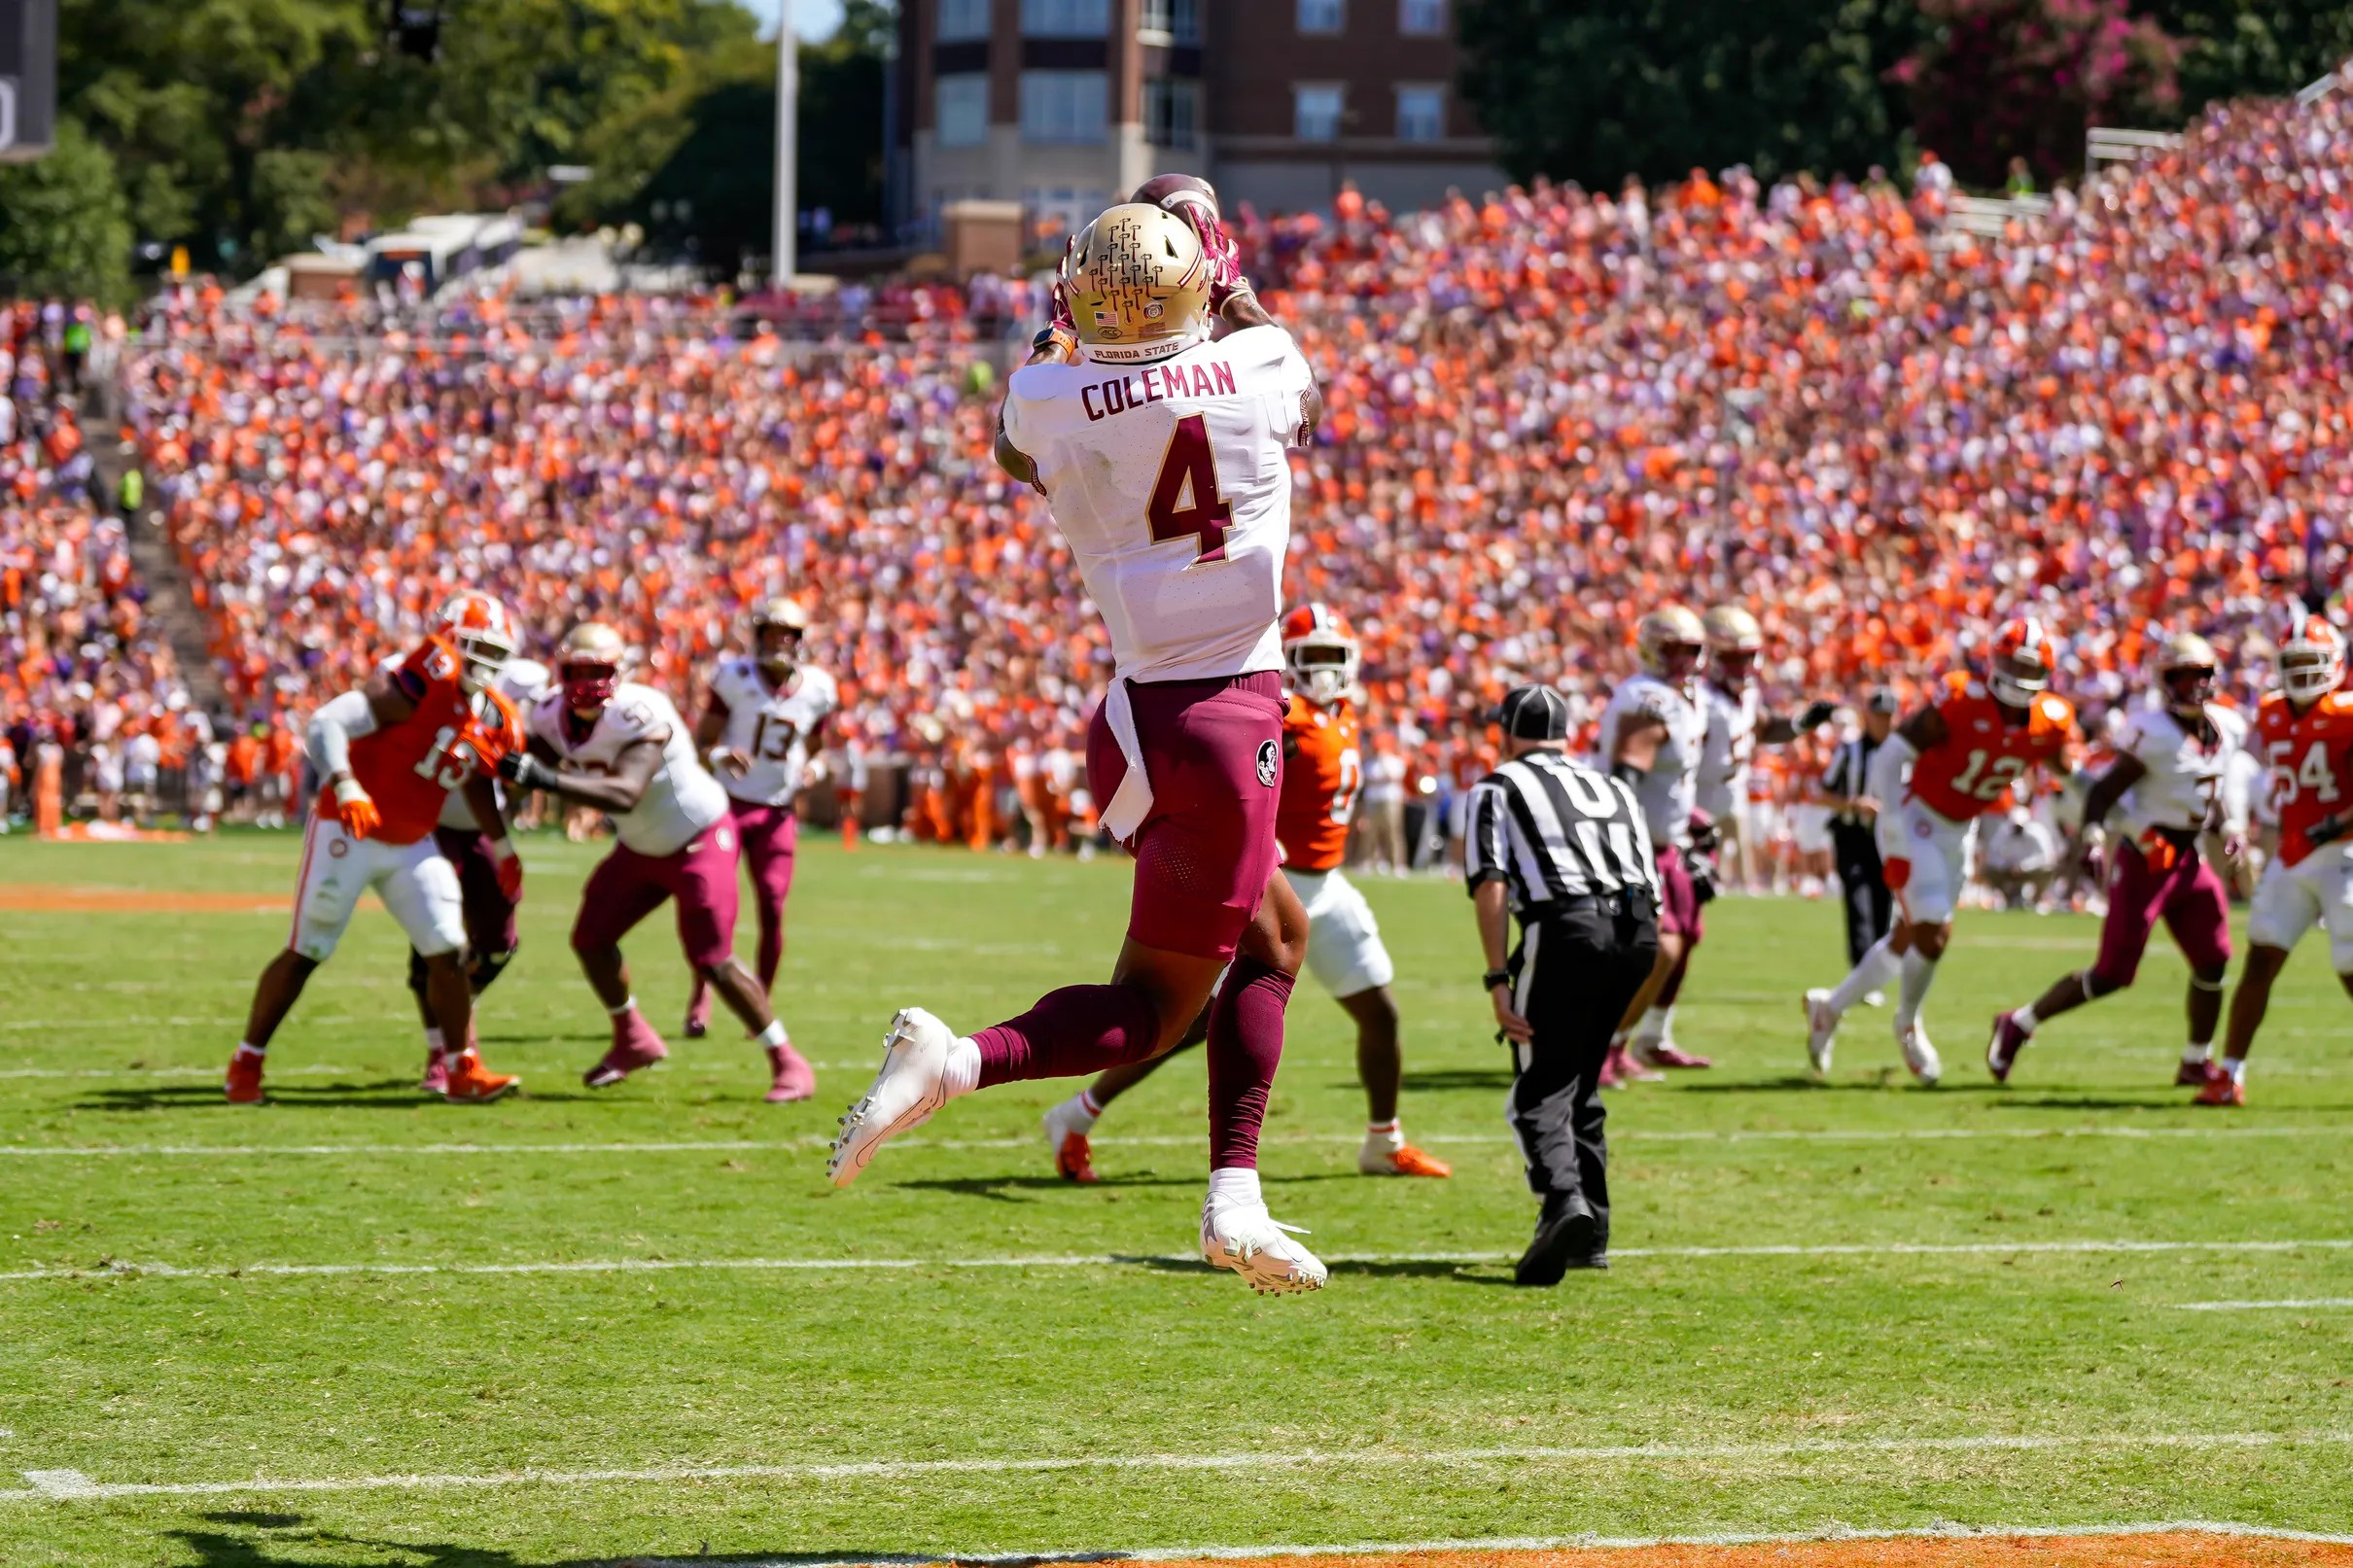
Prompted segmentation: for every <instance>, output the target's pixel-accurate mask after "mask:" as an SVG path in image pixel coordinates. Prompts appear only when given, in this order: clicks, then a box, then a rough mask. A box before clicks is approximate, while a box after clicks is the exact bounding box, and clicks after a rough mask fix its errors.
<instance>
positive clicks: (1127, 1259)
mask: <svg viewBox="0 0 2353 1568" xmlns="http://www.w3.org/2000/svg"><path fill="white" fill-rule="evenodd" d="M2307 1250H2316V1251H2335V1252H2341V1251H2346V1250H2353V1237H2329V1238H2322V1239H2315V1240H2300V1241H2129V1240H2112V1241H2103V1240H2069V1241H1945V1242H1936V1241H1889V1242H1884V1243H1874V1242H1861V1241H1858V1242H1830V1243H1825V1244H1820V1245H1814V1246H1796V1245H1789V1246H1774V1245H1758V1246H1726V1247H1710V1246H1691V1247H1613V1248H1611V1249H1610V1257H1611V1258H1612V1259H1613V1260H1617V1259H1628V1258H1920V1257H1984V1256H2001V1255H2014V1254H2019V1253H2028V1254H2036V1255H2052V1256H2062V1257H2064V1256H2078V1255H2089V1256H2108V1255H2114V1254H2118V1253H2164V1252H2253V1253H2264V1252H2299V1251H2307ZM1518 1256H1519V1254H1518V1253H1516V1252H1354V1253H1351V1252H1336V1253H1328V1254H1326V1255H1325V1257H1324V1262H1326V1263H1330V1264H1340V1265H1358V1266H1370V1267H1380V1266H1382V1265H1394V1264H1433V1263H1452V1264H1466V1263H1508V1262H1510V1261H1511V1260H1512V1259H1514V1258H1516V1257H1518ZM1172 1266H1176V1267H1183V1268H1189V1269H1198V1270H1201V1271H1202V1272H1208V1271H1209V1265H1208V1264H1206V1263H1204V1262H1202V1260H1201V1259H1200V1258H1199V1257H1197V1256H1195V1255H1193V1254H1191V1253H1185V1252H1089V1253H1040V1254H1036V1255H1034V1256H1027V1257H997V1258H582V1259H574V1260H553V1259H550V1260H541V1261H534V1262H528V1263H376V1262H369V1263H248V1264H238V1265H235V1266H233V1267H232V1266H228V1265H217V1266H207V1267H202V1268H183V1267H180V1266H178V1265H174V1264H165V1263H157V1264H142V1263H124V1262H122V1261H120V1260H116V1259H108V1260H106V1261H104V1262H102V1263H98V1264H93V1265H92V1266H90V1267H89V1268H87V1269H72V1268H52V1269H18V1270H11V1271H6V1272H0V1281H9V1280H21V1281H37V1280H50V1279H108V1278H121V1279H251V1278H261V1279H308V1278H327V1279H333V1278H338V1277H342V1276H345V1275H350V1274H460V1275H463V1274H484V1275H499V1274H620V1273H680V1272H754V1273H757V1272H840V1271H863V1270H912V1269H1110V1268H1121V1267H1150V1268H1169V1267H1172Z"/></svg>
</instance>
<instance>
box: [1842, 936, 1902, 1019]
mask: <svg viewBox="0 0 2353 1568" xmlns="http://www.w3.org/2000/svg"><path fill="white" fill-rule="evenodd" d="M1903 967H1904V966H1903V961H1902V960H1901V959H1899V958H1897V957H1896V956H1895V949H1894V948H1893V947H1891V946H1889V945H1888V941H1887V938H1885V937H1883V936H1882V937H1880V938H1879V941H1877V942H1876V943H1874V944H1872V948H1871V951H1870V952H1869V953H1866V954H1864V955H1863V957H1862V958H1861V959H1860V960H1859V961H1858V962H1857V963H1856V964H1855V966H1854V967H1853V968H1851V969H1849V970H1847V971H1846V978H1845V979H1844V980H1842V981H1840V982H1839V985H1838V989H1837V990H1836V991H1833V992H1832V993H1830V1006H1831V1010H1832V1011H1834V1012H1839V1013H1844V1012H1845V1011H1847V1010H1848V1009H1850V1008H1851V1007H1853V1006H1854V1004H1855V1003H1856V1002H1859V1001H1861V1000H1862V999H1863V996H1864V993H1867V992H1874V991H1878V990H1879V989H1880V988H1881V987H1883V986H1885V985H1886V984H1887V983H1888V982H1889V981H1891V980H1893V979H1894V978H1895V977H1896V976H1897V975H1899V974H1901V973H1902V972H1903Z"/></svg>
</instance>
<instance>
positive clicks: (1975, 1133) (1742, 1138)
mask: <svg viewBox="0 0 2353 1568" xmlns="http://www.w3.org/2000/svg"><path fill="white" fill-rule="evenodd" d="M192 1070H193V1069H192ZM293 1070H297V1071H299V1070H301V1069H299V1068H297V1069H293ZM317 1070H319V1071H322V1072H324V1071H330V1070H333V1071H337V1072H358V1071H364V1070H372V1069H363V1068H356V1067H340V1068H333V1069H329V1068H320V1069H317ZM203 1073H204V1075H205V1076H215V1075H216V1074H215V1073H214V1071H213V1069H211V1068H206V1069H203ZM0 1076H5V1074H0ZM93 1076H111V1075H107V1074H93ZM1610 1135H1611V1137H1612V1138H1613V1139H1614V1140H1616V1141H1620V1142H1627V1141H1632V1142H1637V1143H1914V1142H1921V1141H1926V1140H1929V1139H1947V1140H1955V1139H1958V1140H1967V1139H1973V1138H2001V1139H2021V1138H2022V1139H2027V1140H2033V1139H2038V1138H2052V1139H2065V1138H2167V1137H2183V1138H2198V1137H2212V1138H2251V1137H2266V1136H2268V1137H2344V1136H2348V1135H2353V1126H2346V1125H2316V1126H2306V1127H2292V1126H2291V1127H2226V1126H2223V1125H2221V1124H2219V1123H2218V1124H2216V1125H2213V1126H2208V1127H2143V1128H2127V1127H2067V1128H2025V1127H1988V1128H1969V1127H1946V1128H1920V1129H1917V1130H1912V1131H1907V1130H1904V1129H1899V1128H1863V1129H1854V1130H1848V1131H1838V1130H1834V1129H1824V1130H1821V1131H1818V1132H1817V1131H1791V1130H1787V1129H1779V1128H1769V1129H1759V1130H1756V1131H1744V1130H1740V1129H1730V1130H1726V1131H1723V1132H1711V1131H1707V1130H1704V1129H1697V1130H1686V1131H1661V1132H1642V1131H1640V1130H1638V1129H1637V1130H1634V1131H1631V1132H1613V1133H1612V1134H1610ZM1415 1136H1416V1138H1417V1139H1418V1140H1419V1141H1420V1142H1422V1143H1443V1144H1509V1143H1510V1142H1511V1138H1510V1136H1509V1135H1508V1134H1505V1133H1499V1132H1498V1133H1488V1132H1457V1133H1448V1132H1432V1133H1427V1134H1422V1133H1417V1134H1415ZM828 1141H829V1140H828V1138H827V1137H826V1136H825V1134H821V1133H811V1134H810V1135H809V1136H807V1137H799V1138H700V1139H679V1140H667V1141H651V1142H643V1143H640V1142H629V1141H615V1142H609V1143H471V1142H468V1143H83V1144H38V1143H8V1144H0V1159H28V1160H38V1159H116V1158H123V1159H165V1158H198V1159H200V1158H203V1157H206V1156H218V1157H220V1158H224V1159H240V1160H242V1159H252V1158H256V1157H260V1156H263V1155H344V1154H348V1155H369V1156H373V1155H503V1154H525V1155H529V1154H696V1153H702V1152H705V1151H708V1152H711V1153H715V1154H729V1153H735V1154H740V1153H745V1152H748V1151H751V1152H756V1151H769V1152H778V1153H783V1152H791V1151H799V1150H808V1149H822V1148H825V1146H826V1145H827V1143H828ZM1258 1141H1259V1144H1260V1146H1261V1147H1265V1146H1270V1145H1285V1144H1289V1145H1312V1144H1325V1143H1343V1144H1349V1145H1354V1144H1356V1143H1357V1142H1359V1141H1361V1140H1360V1139H1359V1138H1358V1136H1357V1135H1356V1134H1355V1133H1352V1132H1351V1133H1294V1134H1290V1135H1286V1136H1278V1137H1264V1138H1260V1139H1259V1140H1258ZM1201 1142H1202V1139H1201V1136H1200V1134H1198V1133H1189V1134H1185V1135H1181V1136H1179V1135H1175V1134H1171V1135H1166V1136H1162V1135H1155V1134H1146V1135H1143V1136H1139V1137H1112V1138H1098V1139H1096V1145H1097V1147H1099V1148H1110V1149H1117V1148H1167V1149H1174V1148H1186V1149H1190V1148H1199V1147H1200V1146H1201ZM1038 1145H1039V1139H1038V1138H1037V1137H1036V1136H1035V1135H1032V1136H1029V1137H1009V1138H920V1137H914V1138H894V1139H893V1140H892V1143H891V1146H892V1147H893V1148H895V1149H1034V1148H1036V1147H1038Z"/></svg>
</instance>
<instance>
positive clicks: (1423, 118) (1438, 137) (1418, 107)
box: [1397, 87, 1446, 142]
mask: <svg viewBox="0 0 2353 1568" xmlns="http://www.w3.org/2000/svg"><path fill="white" fill-rule="evenodd" d="M1445 139H1446V89H1445V88H1444V87H1398V88H1397V140H1399V141H1401V142H1437V141H1444V140H1445Z"/></svg>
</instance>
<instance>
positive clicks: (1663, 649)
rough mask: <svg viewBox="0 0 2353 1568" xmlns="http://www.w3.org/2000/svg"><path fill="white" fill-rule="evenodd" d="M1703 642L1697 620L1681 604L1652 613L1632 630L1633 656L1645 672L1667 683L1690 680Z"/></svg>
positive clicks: (1697, 665) (1696, 667)
mask: <svg viewBox="0 0 2353 1568" xmlns="http://www.w3.org/2000/svg"><path fill="white" fill-rule="evenodd" d="M1706 643H1707V632H1706V629H1705V628H1704V627H1703V626H1702V625H1701V624H1700V617H1699V616H1697V615H1695V614H1693V613H1692V612H1691V611H1690V610H1685V609H1684V608H1683V607H1682V606H1681V605H1668V606H1667V607H1666V608H1665V609H1663V610H1652V611H1651V612H1650V613H1649V614H1647V615H1645V616H1643V617H1642V623H1641V625H1639V626H1637V627H1636V628H1635V629H1634V656H1635V657H1636V658H1637V659H1639V660H1640V661H1641V664H1642V668H1643V669H1644V670H1647V671H1648V672H1649V673H1650V674H1652V675H1654V676H1657V677H1658V678H1659V679H1662V680H1665V681H1668V682H1669V683H1670V684H1680V683H1682V682H1683V681H1686V680H1689V679H1691V673H1692V671H1694V670H1696V669H1698V668H1699V665H1700V650H1701V649H1702V648H1703V647H1704V646H1705V645H1706Z"/></svg>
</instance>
